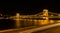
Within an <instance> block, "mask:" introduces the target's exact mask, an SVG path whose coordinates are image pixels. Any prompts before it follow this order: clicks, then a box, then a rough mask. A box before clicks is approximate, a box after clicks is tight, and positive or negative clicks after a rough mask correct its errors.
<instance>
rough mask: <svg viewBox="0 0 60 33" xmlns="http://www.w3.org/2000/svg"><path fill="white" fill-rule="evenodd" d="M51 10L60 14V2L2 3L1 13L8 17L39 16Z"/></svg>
mask: <svg viewBox="0 0 60 33" xmlns="http://www.w3.org/2000/svg"><path fill="white" fill-rule="evenodd" d="M45 8H46V9H49V11H51V12H55V13H60V4H59V1H43V0H42V1H35V0H32V1H12V2H9V1H8V2H5V3H3V2H2V3H0V13H2V14H7V15H14V14H15V13H17V12H18V13H20V14H26V15H27V14H30V15H31V14H37V13H39V12H42V10H43V9H45Z"/></svg>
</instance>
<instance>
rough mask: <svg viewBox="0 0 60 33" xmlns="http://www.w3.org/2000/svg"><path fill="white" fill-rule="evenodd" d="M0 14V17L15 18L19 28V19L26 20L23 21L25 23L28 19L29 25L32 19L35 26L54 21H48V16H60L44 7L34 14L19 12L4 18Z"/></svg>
mask: <svg viewBox="0 0 60 33" xmlns="http://www.w3.org/2000/svg"><path fill="white" fill-rule="evenodd" d="M0 16H3V17H0V19H12V20H15V23H16V27H17V28H20V26H21V20H23V21H26V22H25V23H27V21H30V22H28V23H30V25H31V23H33V21H34V25H35V26H36V25H38V24H40V25H41V24H49V23H54V22H53V21H52V20H51V22H49V19H50V18H60V14H58V13H53V12H49V11H48V10H47V9H44V10H43V12H41V13H38V14H35V15H20V14H19V13H16V15H15V16H10V17H6V18H4V15H2V14H0ZM59 22H60V21H59Z"/></svg>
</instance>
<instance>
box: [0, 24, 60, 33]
mask: <svg viewBox="0 0 60 33" xmlns="http://www.w3.org/2000/svg"><path fill="white" fill-rule="evenodd" d="M30 28H31V29H30ZM30 28H29V27H28V29H27V28H24V29H22V30H21V29H12V30H3V31H0V33H2V32H4V33H60V23H56V24H52V25H47V26H42V27H30Z"/></svg>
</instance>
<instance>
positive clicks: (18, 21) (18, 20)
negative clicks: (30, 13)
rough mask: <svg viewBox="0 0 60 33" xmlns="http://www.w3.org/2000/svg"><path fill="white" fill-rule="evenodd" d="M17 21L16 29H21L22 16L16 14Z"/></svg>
mask: <svg viewBox="0 0 60 33" xmlns="http://www.w3.org/2000/svg"><path fill="white" fill-rule="evenodd" d="M15 20H16V27H17V28H20V14H19V13H16V16H15Z"/></svg>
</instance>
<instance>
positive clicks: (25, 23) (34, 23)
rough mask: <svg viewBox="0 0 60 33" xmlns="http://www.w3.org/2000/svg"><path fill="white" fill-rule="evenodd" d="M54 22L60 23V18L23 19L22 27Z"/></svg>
mask: <svg viewBox="0 0 60 33" xmlns="http://www.w3.org/2000/svg"><path fill="white" fill-rule="evenodd" d="M54 23H60V20H25V21H24V20H21V23H20V24H21V27H29V26H42V25H49V24H54Z"/></svg>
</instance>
